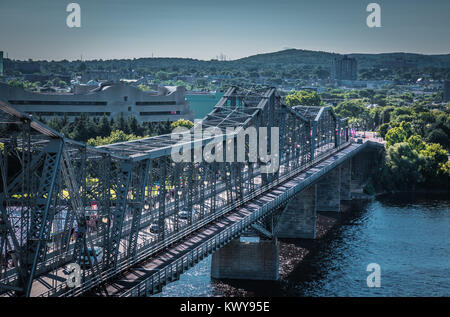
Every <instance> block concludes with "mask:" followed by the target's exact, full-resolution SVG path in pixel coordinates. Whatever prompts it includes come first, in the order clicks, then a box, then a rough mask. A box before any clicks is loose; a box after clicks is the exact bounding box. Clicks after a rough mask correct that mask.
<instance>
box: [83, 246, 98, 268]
mask: <svg viewBox="0 0 450 317" xmlns="http://www.w3.org/2000/svg"><path fill="white" fill-rule="evenodd" d="M88 254H89V258H90V260H91V263H92V265H94V263H95V259H94V257H95V258H96V259H97V263H100V262H101V261H102V260H103V248H101V247H94V249H92V248H88ZM89 258H88V256H87V255H85V256H83V257H82V258H81V261H80V267H82V268H88V267H89Z"/></svg>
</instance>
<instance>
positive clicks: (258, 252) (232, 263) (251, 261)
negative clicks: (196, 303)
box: [211, 238, 280, 280]
mask: <svg viewBox="0 0 450 317" xmlns="http://www.w3.org/2000/svg"><path fill="white" fill-rule="evenodd" d="M279 254H280V246H279V243H278V241H277V239H276V238H274V239H270V240H261V239H260V240H259V242H242V241H241V240H240V239H239V238H238V239H235V240H233V241H231V242H230V244H228V245H226V246H224V247H223V248H221V249H219V250H217V251H216V252H215V253H214V254H213V256H212V262H211V277H213V278H216V279H243V280H278V270H279V263H280V260H279Z"/></svg>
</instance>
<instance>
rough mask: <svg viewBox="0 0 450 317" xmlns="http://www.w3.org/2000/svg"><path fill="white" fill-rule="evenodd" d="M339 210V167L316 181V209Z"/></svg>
mask: <svg viewBox="0 0 450 317" xmlns="http://www.w3.org/2000/svg"><path fill="white" fill-rule="evenodd" d="M340 210H341V168H340V167H336V168H335V169H333V170H331V171H330V172H328V174H327V175H325V176H324V177H323V178H322V179H320V180H319V181H318V182H317V211H336V212H339V211H340Z"/></svg>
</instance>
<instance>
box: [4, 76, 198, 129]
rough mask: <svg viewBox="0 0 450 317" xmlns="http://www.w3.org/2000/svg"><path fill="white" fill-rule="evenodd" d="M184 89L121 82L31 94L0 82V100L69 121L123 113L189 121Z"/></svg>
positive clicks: (142, 118) (143, 119) (151, 119)
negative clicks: (151, 88) (145, 87)
mask: <svg viewBox="0 0 450 317" xmlns="http://www.w3.org/2000/svg"><path fill="white" fill-rule="evenodd" d="M185 92H186V90H185V88H184V87H183V86H179V87H163V86H161V87H159V88H158V91H154V92H143V91H142V90H140V89H139V88H136V87H133V86H129V85H125V84H109V85H108V84H106V85H102V86H99V87H92V86H87V85H80V86H75V87H74V89H73V92H71V93H35V92H29V91H25V90H23V89H22V88H18V87H12V86H9V85H6V84H2V83H0V100H1V101H4V102H7V103H8V104H10V105H12V106H13V107H15V108H17V109H18V110H20V111H23V112H26V113H28V114H31V115H35V116H42V117H44V118H46V119H49V118H52V117H53V116H64V115H65V114H67V116H68V118H69V120H74V119H75V117H77V116H80V115H81V114H82V113H86V114H88V115H89V116H92V117H101V116H103V114H106V115H107V116H108V117H112V118H116V117H117V116H118V115H119V114H120V113H123V115H124V117H129V116H135V117H136V119H137V120H138V121H139V122H140V123H142V122H158V121H167V120H169V121H176V120H178V119H187V120H193V119H194V114H193V112H192V111H191V110H190V107H189V102H188V101H187V100H186V97H185Z"/></svg>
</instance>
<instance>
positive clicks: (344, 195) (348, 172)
mask: <svg viewBox="0 0 450 317" xmlns="http://www.w3.org/2000/svg"><path fill="white" fill-rule="evenodd" d="M351 184H352V160H351V159H350V160H347V161H345V162H344V163H342V165H341V200H352V193H351Z"/></svg>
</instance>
